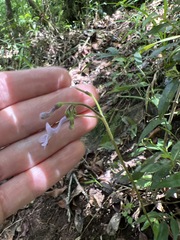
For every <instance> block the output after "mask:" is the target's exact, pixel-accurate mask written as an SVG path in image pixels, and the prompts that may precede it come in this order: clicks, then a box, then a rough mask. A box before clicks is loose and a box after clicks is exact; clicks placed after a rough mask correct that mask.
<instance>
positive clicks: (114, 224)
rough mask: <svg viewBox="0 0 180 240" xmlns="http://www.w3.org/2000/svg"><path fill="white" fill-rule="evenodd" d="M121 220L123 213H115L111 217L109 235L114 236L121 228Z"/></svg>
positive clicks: (108, 227)
mask: <svg viewBox="0 0 180 240" xmlns="http://www.w3.org/2000/svg"><path fill="white" fill-rule="evenodd" d="M120 220H121V214H120V213H115V214H114V215H113V216H112V218H111V219H110V221H109V223H108V225H107V234H108V235H109V236H114V235H115V234H116V232H117V231H118V229H119V223H120Z"/></svg>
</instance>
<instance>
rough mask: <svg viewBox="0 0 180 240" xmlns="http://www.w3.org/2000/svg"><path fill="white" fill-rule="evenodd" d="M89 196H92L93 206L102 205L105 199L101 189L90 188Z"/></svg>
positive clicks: (91, 202)
mask: <svg viewBox="0 0 180 240" xmlns="http://www.w3.org/2000/svg"><path fill="white" fill-rule="evenodd" d="M89 196H90V200H89V202H90V204H91V205H92V206H98V207H100V208H101V207H102V202H103V200H104V195H103V194H102V191H101V190H99V189H95V188H91V189H90V190H89Z"/></svg>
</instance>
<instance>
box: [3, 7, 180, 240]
mask: <svg viewBox="0 0 180 240" xmlns="http://www.w3.org/2000/svg"><path fill="white" fill-rule="evenodd" d="M129 14H131V13H130V12H128V11H127V12H126V11H123V12H121V11H116V12H115V13H114V14H113V15H112V16H106V17H104V18H103V19H94V21H93V22H92V23H91V24H89V28H88V29H85V30H84V31H77V30H74V31H70V32H68V33H66V34H64V35H62V36H59V37H57V36H55V35H53V36H51V35H50V33H48V32H44V33H42V36H41V38H40V37H39V39H38V37H37V39H35V40H34V42H32V48H33V49H34V50H33V51H34V63H35V64H36V66H54V65H56V66H57V65H61V66H63V67H66V68H67V69H68V70H69V71H70V74H71V76H72V80H73V84H78V83H86V84H89V83H90V84H94V85H95V86H96V87H97V89H98V91H99V94H100V105H101V107H102V109H103V111H104V114H105V115H106V116H107V119H108V121H109V122H110V126H111V127H112V128H113V133H114V135H115V138H116V141H117V143H118V147H119V149H120V150H121V152H122V156H123V158H124V159H125V161H126V165H127V167H128V168H129V169H131V168H134V167H135V166H136V160H137V158H135V157H132V156H131V153H132V151H133V149H134V147H135V145H136V143H137V141H138V137H139V136H140V133H141V131H142V129H143V128H144V126H145V123H146V117H147V112H145V104H144V101H142V100H140V99H138V98H137V99H134V98H126V97H122V98H121V93H120V92H111V91H112V90H114V89H115V88H116V86H118V85H121V84H127V85H129V84H135V83H136V79H137V78H136V77H135V78H134V77H133V76H134V75H136V73H137V69H136V68H135V67H134V65H133V64H132V62H131V63H127V64H130V65H132V66H130V67H129V71H128V73H127V72H126V68H125V67H124V64H123V62H124V61H125V59H126V57H129V56H130V55H132V54H133V53H134V52H135V50H137V48H138V45H140V44H141V39H140V38H139V36H138V34H136V33H135V31H134V34H132V35H130V34H129V33H130V30H133V29H134V28H135V24H134V23H133V22H132V21H131V20H129V21H128V15H129ZM129 19H130V18H129ZM50 39H52V40H51V41H50ZM42 42H43V44H46V45H47V47H44V49H46V50H42V52H41V48H40V47H39V46H40V45H41V44H42ZM34 46H35V47H34ZM38 47H39V49H38V50H37V48H38ZM47 49H48V51H47ZM115 49H117V50H118V54H119V55H118V56H119V59H117V58H118V56H117V53H116V52H114V51H115ZM103 54H104V55H103ZM108 54H109V56H108ZM43 57H44V59H43ZM115 57H116V60H115ZM39 58H40V59H41V63H39V62H38V59H39ZM146 64H148V63H146ZM122 65H123V67H122ZM156 70H157V69H156ZM130 74H131V76H132V77H129V76H130ZM153 74H154V73H153V72H151V74H150V76H148V77H149V80H148V81H151V80H152V78H153ZM127 76H128V77H127ZM129 95H137V96H140V95H141V92H139V90H137V89H136V88H134V89H130V92H129ZM151 110H152V109H151ZM149 114H150V113H149ZM123 117H124V118H123ZM125 117H126V118H125ZM127 117H129V118H131V119H133V121H134V124H135V125H133V126H134V127H135V128H136V129H137V131H136V134H134V132H133V126H132V125H129V123H128V122H127V121H125V120H127ZM176 124H178V122H177V123H176ZM178 127H179V126H178ZM154 137H156V136H154ZM83 140H84V141H85V143H86V146H87V153H86V155H85V156H84V158H83V159H82V160H81V162H80V164H79V165H78V166H77V167H76V169H73V171H72V172H70V173H69V174H68V175H67V176H65V177H64V179H62V180H61V181H60V182H58V183H57V184H56V185H55V186H53V187H52V188H51V189H49V190H48V191H47V192H46V193H45V194H44V195H43V196H41V197H38V198H37V199H36V200H34V201H33V202H31V203H30V204H28V205H27V206H26V207H25V208H23V209H21V210H19V211H18V212H17V214H15V215H13V216H12V217H10V218H8V219H7V220H6V221H5V223H4V225H3V226H1V229H0V232H1V233H0V239H2V240H5V239H7V240H20V239H21V240H60V239H62V240H64V239H65V240H80V239H81V240H83V239H84V240H101V239H102V240H106V239H110V240H111V239H112V240H137V239H139V240H151V239H152V234H151V231H146V232H143V233H142V232H141V230H140V226H139V227H138V226H137V225H136V226H135V225H134V222H135V220H136V219H137V217H138V216H139V215H140V214H141V213H140V212H138V211H139V203H138V200H137V197H136V194H135V193H134V192H133V190H132V188H131V185H130V183H129V182H128V180H127V179H126V178H124V177H123V176H124V174H123V173H124V171H123V169H122V166H121V164H120V163H119V161H118V158H117V155H116V153H115V151H114V149H113V148H112V147H111V145H110V142H109V140H108V137H107V135H106V134H105V129H104V127H103V125H102V124H101V123H99V124H98V126H97V127H96V129H95V130H93V131H92V133H90V134H88V135H87V136H85V137H84V139H83ZM145 157H146V156H145V155H144V154H142V155H140V156H138V160H139V159H140V160H143V159H145ZM142 196H143V193H142ZM146 200H147V199H146ZM12 201H13V200H12ZM147 201H148V200H147ZM124 206H126V208H124ZM128 206H129V208H128ZM148 208H149V209H152V208H154V205H153V202H152V201H151V199H149V201H148Z"/></svg>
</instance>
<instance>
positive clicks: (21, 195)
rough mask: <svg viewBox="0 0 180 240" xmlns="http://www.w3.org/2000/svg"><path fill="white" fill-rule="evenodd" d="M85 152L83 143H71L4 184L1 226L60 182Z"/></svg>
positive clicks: (0, 189)
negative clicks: (8, 218)
mask: <svg viewBox="0 0 180 240" xmlns="http://www.w3.org/2000/svg"><path fill="white" fill-rule="evenodd" d="M84 152H85V148H84V145H83V144H82V143H81V142H80V141H76V142H72V143H71V144H69V145H68V146H66V147H64V148H63V149H62V150H60V151H59V152H57V153H56V154H54V155H53V156H51V157H50V158H49V159H48V160H46V161H44V162H42V163H40V164H39V165H37V166H35V167H33V168H31V169H29V170H27V171H25V172H23V173H21V174H19V175H17V176H16V177H14V178H12V179H10V180H9V181H7V182H6V183H4V184H3V185H1V186H0V207H1V209H0V223H2V221H3V220H4V219H5V218H7V217H8V216H10V215H11V214H13V213H15V212H16V211H17V210H18V209H19V208H22V207H23V206H24V205H26V204H27V203H29V202H30V201H32V200H33V199H34V198H36V197H37V196H40V195H41V194H43V193H44V192H45V191H46V190H47V189H48V188H50V187H51V186H52V185H53V184H55V183H56V182H57V181H59V180H60V179H61V178H62V177H63V176H64V175H65V174H66V173H67V172H69V171H70V170H71V169H72V168H73V167H74V166H75V165H76V164H77V163H78V161H79V160H80V159H81V158H82V156H83V155H84ZM12 200H13V202H12Z"/></svg>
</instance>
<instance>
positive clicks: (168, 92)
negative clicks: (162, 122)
mask: <svg viewBox="0 0 180 240" xmlns="http://www.w3.org/2000/svg"><path fill="white" fill-rule="evenodd" d="M178 84H179V81H177V80H171V81H170V82H169V83H168V84H167V85H166V87H165V89H164V91H163V93H162V96H161V98H160V100H159V105H158V112H159V116H160V118H162V117H163V116H164V114H165V113H166V112H167V110H168V108H169V106H170V103H171V101H172V100H173V98H174V95H175V93H176V91H177V88H178Z"/></svg>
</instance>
